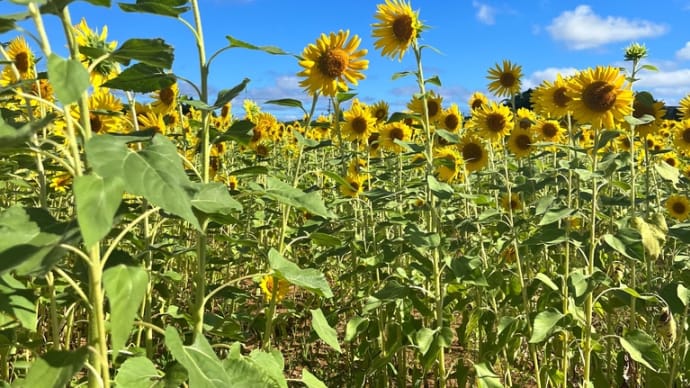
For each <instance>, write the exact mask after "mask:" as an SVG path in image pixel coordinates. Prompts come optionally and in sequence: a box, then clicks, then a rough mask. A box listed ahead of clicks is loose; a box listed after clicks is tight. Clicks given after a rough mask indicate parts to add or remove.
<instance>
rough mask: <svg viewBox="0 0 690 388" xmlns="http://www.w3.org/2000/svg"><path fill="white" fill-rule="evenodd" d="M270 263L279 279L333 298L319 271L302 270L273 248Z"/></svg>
mask: <svg viewBox="0 0 690 388" xmlns="http://www.w3.org/2000/svg"><path fill="white" fill-rule="evenodd" d="M268 263H269V265H270V267H271V269H272V270H273V271H275V272H276V275H277V276H278V277H279V278H282V279H285V280H287V281H288V282H290V283H291V284H294V285H296V286H299V287H302V288H305V289H307V290H309V291H312V292H314V293H316V294H317V295H320V296H323V297H326V298H332V297H333V292H332V291H331V287H330V286H329V285H328V281H326V277H325V276H323V273H321V271H319V270H317V269H312V268H309V269H301V268H300V267H298V266H297V264H295V263H293V262H291V261H289V260H287V259H285V258H284V257H283V255H281V254H280V252H278V251H277V250H275V249H273V248H271V250H270V251H269V252H268Z"/></svg>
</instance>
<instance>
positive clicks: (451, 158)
mask: <svg viewBox="0 0 690 388" xmlns="http://www.w3.org/2000/svg"><path fill="white" fill-rule="evenodd" d="M434 165H436V175H437V176H438V178H439V179H440V180H442V181H444V182H452V181H454V180H455V179H457V178H461V177H462V176H463V169H462V156H461V155H460V153H458V151H456V150H455V149H454V148H452V147H441V148H437V149H436V150H434Z"/></svg>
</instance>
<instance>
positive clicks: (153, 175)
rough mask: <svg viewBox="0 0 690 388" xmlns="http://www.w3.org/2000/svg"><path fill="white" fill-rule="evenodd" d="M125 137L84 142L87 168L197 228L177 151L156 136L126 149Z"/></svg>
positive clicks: (100, 137) (188, 183)
mask: <svg viewBox="0 0 690 388" xmlns="http://www.w3.org/2000/svg"><path fill="white" fill-rule="evenodd" d="M128 140H129V137H118V136H113V135H97V136H93V137H92V138H91V139H90V140H89V142H88V143H86V155H87V158H88V161H89V163H90V165H91V167H92V168H93V169H94V171H96V173H97V174H98V175H100V176H102V177H103V178H104V179H110V178H113V177H118V178H120V179H122V181H124V182H125V191H127V192H129V193H132V194H135V195H141V196H143V197H145V198H146V199H147V200H148V201H149V202H151V204H153V205H155V206H160V207H161V208H163V209H164V210H166V211H168V212H170V213H173V214H175V215H178V216H180V217H182V218H183V219H185V220H186V221H187V222H189V223H191V224H192V225H193V226H194V227H196V228H197V229H200V228H201V226H200V225H199V221H198V220H197V218H196V216H195V215H194V212H193V211H192V197H193V195H194V193H195V191H196V190H195V188H194V187H193V185H192V182H191V181H190V180H189V178H188V177H187V174H186V173H185V171H184V169H183V167H182V163H181V161H180V157H179V156H178V154H177V148H176V147H175V145H174V144H173V143H172V142H171V141H170V140H168V139H167V138H166V137H165V136H162V135H156V136H154V137H153V139H152V141H151V144H149V145H147V146H145V147H144V148H143V149H142V150H140V151H134V150H131V149H129V148H127V141H128Z"/></svg>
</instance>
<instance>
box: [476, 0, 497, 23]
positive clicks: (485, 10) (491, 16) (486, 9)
mask: <svg viewBox="0 0 690 388" xmlns="http://www.w3.org/2000/svg"><path fill="white" fill-rule="evenodd" d="M472 6H473V7H474V8H476V9H477V15H476V16H477V20H479V21H480V22H482V23H484V24H489V25H491V24H494V23H496V18H495V16H496V9H495V8H493V7H491V6H490V5H488V4H483V3H480V2H478V1H476V0H475V1H472Z"/></svg>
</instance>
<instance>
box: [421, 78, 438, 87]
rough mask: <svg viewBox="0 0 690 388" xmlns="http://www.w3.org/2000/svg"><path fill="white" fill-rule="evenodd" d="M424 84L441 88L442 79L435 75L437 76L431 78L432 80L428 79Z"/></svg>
mask: <svg viewBox="0 0 690 388" xmlns="http://www.w3.org/2000/svg"><path fill="white" fill-rule="evenodd" d="M424 83H427V84H432V85H436V86H438V87H439V88H440V87H441V79H440V78H438V76H437V75H435V76H433V77H430V78H427V79H426V80H425V81H424Z"/></svg>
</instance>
